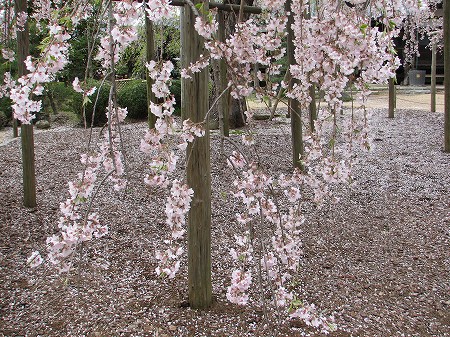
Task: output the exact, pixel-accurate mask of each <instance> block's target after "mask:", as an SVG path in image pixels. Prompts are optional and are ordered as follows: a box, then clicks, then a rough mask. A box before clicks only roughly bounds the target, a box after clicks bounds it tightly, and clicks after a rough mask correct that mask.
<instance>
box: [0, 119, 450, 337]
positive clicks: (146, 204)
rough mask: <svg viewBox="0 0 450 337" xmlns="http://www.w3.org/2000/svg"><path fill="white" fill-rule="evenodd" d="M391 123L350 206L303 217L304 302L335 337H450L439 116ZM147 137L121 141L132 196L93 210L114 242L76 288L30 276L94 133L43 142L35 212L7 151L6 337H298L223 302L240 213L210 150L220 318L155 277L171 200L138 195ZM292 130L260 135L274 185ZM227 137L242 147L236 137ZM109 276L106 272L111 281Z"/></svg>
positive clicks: (46, 274)
mask: <svg viewBox="0 0 450 337" xmlns="http://www.w3.org/2000/svg"><path fill="white" fill-rule="evenodd" d="M386 115H387V112H386V110H375V111H374V115H373V121H372V126H373V132H374V135H375V145H376V147H375V148H374V150H373V151H372V152H370V153H368V154H363V155H362V157H361V162H360V163H359V164H358V165H357V167H356V169H355V173H354V174H355V177H356V182H357V183H356V184H355V185H354V186H352V187H349V188H343V189H342V190H341V191H339V193H340V195H339V196H340V197H341V201H340V202H339V203H338V204H336V205H326V206H325V207H323V208H321V209H316V208H314V207H310V208H308V209H306V212H307V219H308V221H307V222H306V223H305V227H304V252H305V254H304V256H303V258H302V268H301V270H300V272H299V279H300V280H301V282H300V284H299V285H298V287H299V292H301V293H302V294H303V298H304V299H306V300H307V301H309V302H312V303H315V304H316V305H317V306H318V307H319V308H320V309H321V310H323V311H324V312H325V313H333V314H334V316H335V318H336V323H337V325H338V327H339V330H338V331H337V332H334V333H332V334H331V336H386V337H388V336H450V333H449V331H450V310H449V306H450V291H449V290H450V287H449V286H450V273H449V262H450V260H449V257H450V254H449V224H450V223H449V220H450V217H449V216H450V214H449V210H450V204H449V202H450V198H449V195H450V193H449V192H450V156H449V154H445V153H443V152H442V138H443V137H442V129H443V114H442V113H435V114H432V113H429V112H424V111H417V110H399V111H398V112H397V116H396V118H395V119H392V120H390V119H387V118H385V116H386ZM144 128H145V125H144V124H143V123H138V124H129V125H127V126H125V128H124V135H125V139H126V143H125V145H126V151H127V156H128V165H129V181H130V182H129V187H128V189H127V192H126V194H118V195H117V194H113V193H112V192H111V189H108V188H105V189H103V190H102V192H101V193H100V194H99V196H98V199H97V200H96V202H95V203H94V205H93V207H94V209H98V210H99V211H100V212H101V214H102V218H103V219H104V220H105V222H106V223H108V224H109V225H110V234H109V235H108V236H107V237H105V238H102V239H101V240H97V241H95V242H93V243H89V244H88V245H86V247H84V248H83V250H82V251H81V252H80V254H79V257H80V262H79V267H78V268H76V269H75V270H73V272H72V273H71V275H70V276H69V277H68V278H60V277H58V276H57V275H56V274H55V273H54V271H53V270H51V269H48V268H39V269H37V270H33V271H32V270H29V269H28V268H27V266H26V265H25V264H26V258H27V256H29V254H30V253H31V252H32V251H33V250H35V249H40V250H41V251H44V249H45V248H44V243H45V238H46V237H47V236H49V235H51V234H53V233H54V232H56V229H57V228H56V222H57V219H58V217H59V206H58V205H59V203H60V202H61V201H63V200H64V199H65V198H66V197H67V180H68V179H73V178H74V177H75V175H76V173H77V172H78V171H79V170H80V169H81V164H80V163H79V161H78V153H79V151H81V150H82V149H83V147H84V139H86V136H87V132H86V131H84V130H82V129H72V128H65V129H64V130H56V131H55V130H52V131H47V132H41V133H37V134H36V135H35V144H36V175H37V198H38V207H37V208H36V209H33V210H27V209H24V208H23V207H22V206H21V193H22V192H21V156H20V142H19V141H17V140H14V141H10V142H9V143H6V144H4V145H3V146H0V167H1V170H0V183H1V184H0V231H1V235H0V336H161V337H163V336H241V337H245V336H301V335H312V336H314V335H315V334H314V331H313V330H308V329H307V328H305V327H304V326H302V325H301V324H298V322H285V323H283V324H279V323H277V321H276V320H275V319H274V318H273V317H271V316H269V317H263V315H262V310H261V308H260V307H259V306H256V305H254V306H249V307H238V306H235V305H232V304H230V303H228V302H227V300H226V287H227V285H228V284H229V282H230V269H231V266H232V261H231V257H230V256H229V254H228V249H229V247H230V245H232V244H233V241H234V239H233V234H234V233H235V232H236V231H238V230H239V228H238V226H237V224H236V223H235V221H234V216H233V215H234V213H235V212H236V207H237V206H235V205H234V203H233V202H232V200H227V198H226V197H224V193H223V192H224V191H226V190H227V187H228V186H229V185H230V183H231V181H232V177H231V173H230V172H229V170H228V169H227V168H226V166H225V165H223V164H222V163H221V162H220V160H219V158H220V151H219V147H220V143H219V141H218V138H217V136H214V135H213V137H212V173H213V179H212V180H213V182H212V184H213V189H212V191H213V192H212V198H213V201H212V202H213V205H212V206H213V228H212V260H213V266H212V270H213V293H214V297H215V301H214V304H213V306H212V308H211V309H210V310H208V311H195V310H191V309H190V308H186V307H185V306H184V305H183V303H184V302H185V301H186V300H187V298H186V296H187V295H186V294H187V285H186V284H187V275H186V265H182V272H181V273H180V274H179V275H178V276H177V277H176V278H175V279H174V280H163V279H158V278H157V277H156V275H155V273H154V269H155V267H156V260H155V258H154V250H155V249H156V248H158V247H159V245H160V242H161V240H162V239H163V238H164V237H165V235H166V233H167V230H166V227H165V224H164V216H163V215H164V214H163V209H164V208H163V203H164V195H163V194H161V193H156V192H155V191H151V190H148V189H146V188H142V186H143V184H142V183H141V182H142V178H143V177H142V171H143V169H144V167H145V163H144V161H143V160H142V156H141V154H140V153H139V151H137V150H136V149H137V148H138V144H139V139H140V137H141V136H142V133H143V130H144ZM288 130H289V126H288V124H287V122H286V120H285V119H284V120H283V118H280V119H278V120H275V121H273V122H268V121H260V122H258V131H257V133H258V134H263V133H264V134H266V136H265V137H264V140H262V136H261V141H260V142H259V143H258V144H259V145H258V151H259V153H260V154H261V156H262V157H266V158H270V159H271V161H270V162H271V163H273V165H272V166H271V167H270V170H271V171H272V172H278V173H279V172H283V171H286V172H287V171H288V170H287V168H288V167H289V162H290V138H289V132H288ZM232 137H238V136H237V135H235V136H232ZM106 267H108V268H106Z"/></svg>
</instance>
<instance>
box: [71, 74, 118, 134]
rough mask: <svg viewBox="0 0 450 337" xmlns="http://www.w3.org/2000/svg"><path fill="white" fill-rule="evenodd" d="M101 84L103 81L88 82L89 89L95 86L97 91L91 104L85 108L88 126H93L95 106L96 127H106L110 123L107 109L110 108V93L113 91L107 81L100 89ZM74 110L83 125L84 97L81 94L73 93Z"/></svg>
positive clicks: (91, 99) (92, 97) (91, 98)
mask: <svg viewBox="0 0 450 337" xmlns="http://www.w3.org/2000/svg"><path fill="white" fill-rule="evenodd" d="M101 84H102V82H101V81H95V80H88V83H87V87H89V88H91V87H93V86H96V87H97V90H96V92H95V93H94V94H93V95H92V96H91V97H89V99H90V102H88V103H87V104H86V106H85V107H86V111H85V114H86V123H87V126H90V125H91V121H92V113H93V108H94V104H95V115H94V126H101V125H104V124H105V123H106V122H107V121H108V118H107V117H106V108H107V107H108V101H109V91H110V89H111V85H110V84H109V83H108V82H106V81H105V82H104V83H103V85H102V86H101V87H100V85H101ZM72 109H73V111H74V112H75V113H76V114H77V115H78V116H79V118H80V121H81V122H82V123H83V95H82V94H81V93H78V92H74V93H73V99H72Z"/></svg>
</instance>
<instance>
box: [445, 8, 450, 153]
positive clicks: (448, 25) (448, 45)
mask: <svg viewBox="0 0 450 337" xmlns="http://www.w3.org/2000/svg"><path fill="white" fill-rule="evenodd" d="M444 74H445V75H444V76H445V77H444V86H445V94H444V95H445V98H444V110H445V113H444V114H445V118H444V151H445V152H450V0H444Z"/></svg>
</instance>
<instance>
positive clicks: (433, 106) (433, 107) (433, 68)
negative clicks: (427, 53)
mask: <svg viewBox="0 0 450 337" xmlns="http://www.w3.org/2000/svg"><path fill="white" fill-rule="evenodd" d="M430 110H431V112H436V42H433V45H432V48H431V107H430Z"/></svg>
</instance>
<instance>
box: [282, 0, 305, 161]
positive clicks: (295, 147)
mask: <svg viewBox="0 0 450 337" xmlns="http://www.w3.org/2000/svg"><path fill="white" fill-rule="evenodd" d="M291 4H292V0H288V1H286V12H290V13H291V14H290V15H289V17H288V25H287V26H288V43H287V50H288V51H287V53H288V64H289V65H291V64H295V57H294V38H295V37H294V31H293V30H292V26H293V25H294V17H293V15H292V11H291ZM294 83H295V80H294V79H293V78H291V80H290V82H289V89H290V88H292V85H293V84H294ZM288 112H289V115H290V116H291V130H292V162H293V166H294V167H297V168H300V169H302V164H301V160H300V158H301V157H302V156H303V134H302V117H301V110H300V105H299V102H298V101H297V100H296V99H289V103H288Z"/></svg>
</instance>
